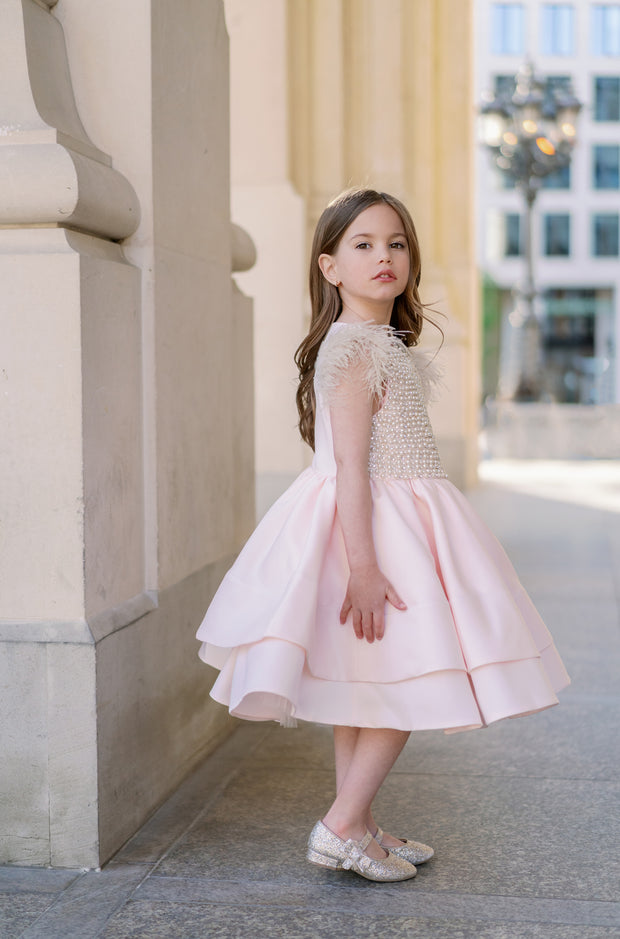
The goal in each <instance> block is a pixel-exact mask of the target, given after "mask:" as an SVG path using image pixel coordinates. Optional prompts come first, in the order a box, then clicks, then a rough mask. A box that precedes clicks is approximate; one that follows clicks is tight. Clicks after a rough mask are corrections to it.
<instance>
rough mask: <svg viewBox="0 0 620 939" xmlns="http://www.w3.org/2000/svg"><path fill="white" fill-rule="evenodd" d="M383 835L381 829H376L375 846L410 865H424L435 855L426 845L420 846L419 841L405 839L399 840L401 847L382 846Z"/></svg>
mask: <svg viewBox="0 0 620 939" xmlns="http://www.w3.org/2000/svg"><path fill="white" fill-rule="evenodd" d="M384 834H385V833H384V832H383V831H382V830H381V828H377V834H376V835H375V841H376V842H377V844H380V845H381V847H382V848H383V849H384V850H385V851H389V852H390V854H395V855H396V857H402V858H404V859H405V860H406V861H409V863H410V864H424V862H425V861H430V859H431V858H432V857H433V855H434V854H435V852H434V851H433V849H432V848H431V847H429V846H428V845H427V844H421V843H420V842H419V841H409V840H408V839H407V838H401V841H402V845H398V846H397V847H394V848H393V847H392V846H391V845H387V844H383V836H384Z"/></svg>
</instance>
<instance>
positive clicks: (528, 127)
mask: <svg viewBox="0 0 620 939" xmlns="http://www.w3.org/2000/svg"><path fill="white" fill-rule="evenodd" d="M523 130H524V131H525V133H526V134H535V133H536V131H537V130H538V127H537V125H536V121H523Z"/></svg>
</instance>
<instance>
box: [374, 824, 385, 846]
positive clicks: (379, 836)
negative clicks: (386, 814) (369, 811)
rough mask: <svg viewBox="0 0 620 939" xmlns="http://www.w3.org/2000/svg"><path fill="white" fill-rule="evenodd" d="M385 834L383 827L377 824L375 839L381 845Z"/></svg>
mask: <svg viewBox="0 0 620 939" xmlns="http://www.w3.org/2000/svg"><path fill="white" fill-rule="evenodd" d="M384 834H385V832H384V831H383V829H382V828H379V827H378V826H377V832H376V834H375V836H374V838H375V841H376V842H377V844H380V845H382V844H383V835H384Z"/></svg>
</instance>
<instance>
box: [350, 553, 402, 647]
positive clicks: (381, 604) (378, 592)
mask: <svg viewBox="0 0 620 939" xmlns="http://www.w3.org/2000/svg"><path fill="white" fill-rule="evenodd" d="M386 600H387V601H388V602H389V603H391V604H392V606H394V607H396V609H397V610H406V609H407V605H406V604H405V603H404V602H403V601H402V600H401V598H400V597H399V596H398V594H397V593H396V591H395V590H394V588H393V587H392V585H391V583H390V582H389V580H388V579H387V577H385V576H384V575H383V574H382V573H381V571H380V570H379V568H378V567H377V566H376V565H371V566H368V567H360V568H356V569H355V570H354V571H351V574H350V576H349V583H348V585H347V592H346V595H345V598H344V603H343V604H342V607H341V609H340V622H341V623H343V624H344V623H345V622H346V620H347V617H348V615H349V613H352V614H353V616H352V618H353V630H354V632H355V635H356V636H357V638H358V639H366V641H367V642H374V641H375V639H383V636H384V634H385V601H386Z"/></svg>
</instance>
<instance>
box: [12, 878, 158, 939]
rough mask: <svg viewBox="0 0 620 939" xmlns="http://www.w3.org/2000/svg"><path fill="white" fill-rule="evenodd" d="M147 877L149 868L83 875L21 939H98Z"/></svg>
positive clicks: (21, 935) (25, 931) (31, 925)
mask: <svg viewBox="0 0 620 939" xmlns="http://www.w3.org/2000/svg"><path fill="white" fill-rule="evenodd" d="M147 874H148V868H146V867H141V866H139V865H136V866H134V867H130V866H129V865H126V866H124V867H120V868H116V869H109V870H105V871H101V872H98V871H89V872H87V873H85V874H83V875H82V876H81V877H79V878H76V879H75V880H74V881H73V882H72V883H71V884H70V885H69V886H68V887H67V889H66V890H64V891H63V892H62V893H61V894H60V896H59V897H58V898H57V899H56V901H55V902H54V903H53V904H52V905H50V906H49V907H48V909H47V910H46V911H45V912H44V913H43V914H42V915H41V916H40V917H38V918H37V919H36V920H34V922H32V923H31V924H30V925H29V926H28V928H27V929H25V930H24V932H23V933H21V934H20V939H96V937H98V936H99V935H100V933H101V930H102V929H103V928H104V927H105V926H106V924H107V922H108V920H109V919H110V917H111V916H113V914H114V913H115V912H116V911H117V910H118V909H119V908H120V907H122V906H123V904H124V903H126V901H127V900H128V899H129V897H130V896H131V895H132V893H133V892H134V890H135V889H136V887H137V886H138V884H140V882H141V881H142V880H143V879H144V878H145V877H146V875H147Z"/></svg>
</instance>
